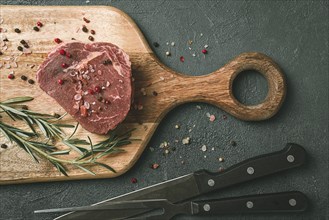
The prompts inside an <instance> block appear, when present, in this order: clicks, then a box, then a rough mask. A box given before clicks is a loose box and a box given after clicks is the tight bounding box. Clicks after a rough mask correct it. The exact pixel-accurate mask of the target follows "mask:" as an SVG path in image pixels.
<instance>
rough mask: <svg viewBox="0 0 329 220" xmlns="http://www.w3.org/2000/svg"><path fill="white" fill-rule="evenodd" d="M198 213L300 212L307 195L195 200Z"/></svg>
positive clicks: (305, 206)
mask: <svg viewBox="0 0 329 220" xmlns="http://www.w3.org/2000/svg"><path fill="white" fill-rule="evenodd" d="M193 203H195V204H197V206H198V207H199V210H198V211H197V212H196V213H195V214H198V215H219V214H231V213H272V212H302V211H305V210H306V209H307V206H308V199H307V197H306V196H305V195H304V194H303V193H301V192H298V191H291V192H280V193H272V194H261V195H251V196H243V197H236V198H229V199H220V200H208V201H196V202H193Z"/></svg>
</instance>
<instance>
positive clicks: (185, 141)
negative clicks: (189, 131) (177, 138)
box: [182, 137, 190, 145]
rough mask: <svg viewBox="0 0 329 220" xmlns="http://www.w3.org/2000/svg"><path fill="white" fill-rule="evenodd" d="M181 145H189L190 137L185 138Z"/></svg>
mask: <svg viewBox="0 0 329 220" xmlns="http://www.w3.org/2000/svg"><path fill="white" fill-rule="evenodd" d="M182 143H183V144H185V145H187V144H189V143H190V137H186V138H184V139H183V140H182Z"/></svg>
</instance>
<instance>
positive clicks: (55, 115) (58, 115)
mask: <svg viewBox="0 0 329 220" xmlns="http://www.w3.org/2000/svg"><path fill="white" fill-rule="evenodd" d="M53 116H54V117H55V118H59V117H61V116H60V114H57V113H54V114H53Z"/></svg>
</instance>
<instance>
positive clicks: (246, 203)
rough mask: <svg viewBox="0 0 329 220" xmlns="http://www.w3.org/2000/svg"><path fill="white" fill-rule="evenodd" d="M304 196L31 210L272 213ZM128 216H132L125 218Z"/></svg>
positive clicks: (302, 203)
mask: <svg viewBox="0 0 329 220" xmlns="http://www.w3.org/2000/svg"><path fill="white" fill-rule="evenodd" d="M307 206H308V200H307V197H306V196H305V195H304V194H303V193H301V192H298V191H291V192H281V193H271V194H260V195H248V196H242V197H235V198H225V199H214V200H208V201H191V202H184V203H180V204H173V203H171V202H169V201H168V200H166V199H150V200H136V201H134V200H132V201H121V202H111V203H110V204H107V205H98V206H82V207H71V208H59V209H46V210H38V211H35V212H34V213H50V212H67V211H104V210H121V211H124V210H127V209H135V210H142V211H145V212H147V211H150V210H154V209H161V210H162V212H161V214H158V215H156V214H153V215H149V216H145V215H144V216H143V217H142V216H135V217H133V219H147V220H160V219H164V220H168V219H171V218H172V217H174V216H176V215H179V214H185V215H223V214H232V213H234V214H236V213H246V214H247V213H273V212H302V211H305V210H306V209H307ZM125 219H131V218H129V217H128V218H125Z"/></svg>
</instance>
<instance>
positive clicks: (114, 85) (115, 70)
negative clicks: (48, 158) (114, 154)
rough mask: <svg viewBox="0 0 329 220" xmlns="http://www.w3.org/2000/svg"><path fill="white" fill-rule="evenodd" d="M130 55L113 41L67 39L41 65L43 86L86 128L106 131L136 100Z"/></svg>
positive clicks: (98, 132)
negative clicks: (74, 40) (133, 96)
mask: <svg viewBox="0 0 329 220" xmlns="http://www.w3.org/2000/svg"><path fill="white" fill-rule="evenodd" d="M131 79H132V77H131V62H130V61H129V56H128V55H127V54H126V53H125V52H124V51H123V50H122V49H120V48H119V47H117V46H116V45H113V44H111V43H91V44H85V43H81V42H70V43H63V44H60V45H59V46H57V47H56V48H55V49H54V50H53V51H51V52H50V53H49V54H48V57H47V59H46V60H45V61H44V62H43V63H42V64H41V65H40V67H39V69H38V72H37V80H38V82H39V85H40V88H41V89H42V90H44V91H45V92H46V93H47V94H48V95H50V96H51V97H53V98H54V99H55V100H56V101H57V102H58V103H59V104H60V105H61V106H62V107H63V108H64V109H65V110H66V111H67V112H68V113H69V114H70V115H72V116H73V117H74V118H75V119H76V120H77V121H78V122H79V123H80V124H81V125H82V127H83V128H85V129H86V130H88V131H90V132H93V133H97V134H106V133H107V132H108V131H110V130H113V129H114V128H116V126H117V125H118V124H119V123H121V122H122V121H123V120H124V119H125V118H126V116H127V114H128V111H129V110H130V106H131V100H132V80H131Z"/></svg>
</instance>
